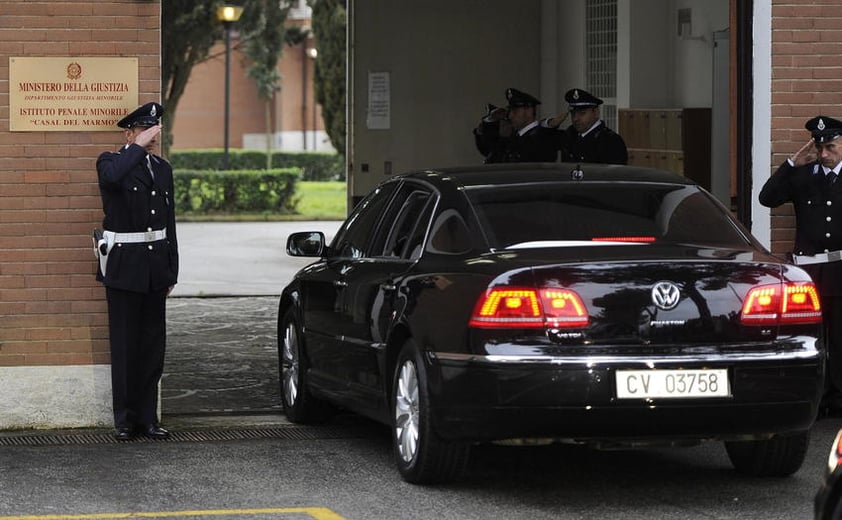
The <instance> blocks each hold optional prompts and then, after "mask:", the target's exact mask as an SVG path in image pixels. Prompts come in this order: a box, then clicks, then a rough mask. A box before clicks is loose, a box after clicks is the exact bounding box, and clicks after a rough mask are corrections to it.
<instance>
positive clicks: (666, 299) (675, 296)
mask: <svg viewBox="0 0 842 520" xmlns="http://www.w3.org/2000/svg"><path fill="white" fill-rule="evenodd" d="M680 297H681V293H680V291H679V290H678V286H677V285H675V284H674V283H672V282H658V283H656V284H655V285H654V286H653V287H652V303H654V304H655V307H657V308H659V309H662V310H665V311H668V310H670V309H674V308H675V307H676V305H678V300H679V299H680Z"/></svg>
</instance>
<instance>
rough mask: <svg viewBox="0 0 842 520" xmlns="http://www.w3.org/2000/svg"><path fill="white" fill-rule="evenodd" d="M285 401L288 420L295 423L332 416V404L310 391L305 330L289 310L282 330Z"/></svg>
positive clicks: (280, 340)
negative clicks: (303, 330) (304, 337)
mask: <svg viewBox="0 0 842 520" xmlns="http://www.w3.org/2000/svg"><path fill="white" fill-rule="evenodd" d="M278 332H279V338H278V361H279V364H280V383H281V402H282V404H283V407H284V412H285V413H286V416H287V418H288V419H289V420H290V421H292V422H294V423H301V424H307V423H313V422H318V421H321V420H324V419H326V418H327V416H328V411H329V408H328V405H327V403H325V402H323V401H319V400H318V399H316V398H315V397H313V396H312V395H311V394H310V390H309V389H308V388H307V368H308V364H307V358H306V356H305V354H304V344H303V338H302V336H301V329H300V327H299V326H298V322H297V320H296V318H295V313H294V312H293V310H292V309H288V310H287V311H286V312H285V313H284V316H283V318H282V319H281V322H280V327H278Z"/></svg>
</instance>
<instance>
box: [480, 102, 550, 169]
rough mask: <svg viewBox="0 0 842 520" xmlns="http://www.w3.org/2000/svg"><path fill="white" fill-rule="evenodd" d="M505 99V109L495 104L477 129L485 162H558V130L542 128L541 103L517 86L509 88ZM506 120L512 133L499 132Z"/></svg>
mask: <svg viewBox="0 0 842 520" xmlns="http://www.w3.org/2000/svg"><path fill="white" fill-rule="evenodd" d="M506 101H507V103H508V104H507V107H506V109H500V108H497V107H494V108H495V109H492V110H489V112H488V113H487V114H486V116H485V117H484V118H483V119H482V121H480V124H479V125H478V126H477V127H476V128H475V129H474V140H475V143H476V145H477V150H479V152H480V153H481V154H483V156H484V157H485V162H486V163H496V162H555V161H557V160H558V143H557V140H556V137H555V131H552V130H550V129H548V128H545V127H542V126H541V125H540V124H539V123H538V120H537V111H538V105H540V104H541V102H540V101H538V99H536V98H535V97H534V96H532V95H530V94H527V93H526V92H521V91H520V90H517V89H515V88H509V89H507V90H506ZM503 119H505V120H507V121H508V126H509V127H510V128H511V130H510V132H509V133H510V135H505V134H504V133H502V132H501V131H500V128H501V124H500V122H501V120H503ZM503 128H505V127H503Z"/></svg>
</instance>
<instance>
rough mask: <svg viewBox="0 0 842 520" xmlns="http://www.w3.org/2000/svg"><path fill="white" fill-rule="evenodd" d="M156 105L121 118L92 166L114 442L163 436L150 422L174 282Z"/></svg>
mask: <svg viewBox="0 0 842 520" xmlns="http://www.w3.org/2000/svg"><path fill="white" fill-rule="evenodd" d="M162 115H163V108H162V107H161V105H159V104H158V103H146V104H145V105H142V106H140V107H138V108H137V109H136V110H134V111H133V112H131V113H130V114H128V115H127V116H126V117H124V118H123V119H121V120H120V121H119V122H118V123H117V126H119V127H120V128H123V129H124V130H123V135H124V138H125V144H124V145H123V146H122V147H121V148H120V150H119V151H117V152H105V153H103V154H101V155H100V156H99V158H98V159H97V163H96V168H97V175H98V178H99V190H100V195H101V197H102V209H103V212H104V214H105V217H104V218H103V220H102V226H103V231H102V235H101V237H97V240H96V241H97V247H96V250H97V254H98V255H99V257H100V267H99V269H98V272H97V280H100V281H101V282H102V283H103V284H104V285H105V295H106V299H107V301H108V332H109V335H110V339H111V385H112V394H113V407H114V427H115V438H116V439H118V440H129V439H131V438H133V437H134V436H135V435H138V434H140V435H143V436H145V437H148V438H152V439H165V438H167V437H169V432H168V431H167V430H165V429H164V428H162V427H161V425H160V421H159V419H158V382H159V381H160V379H161V375H162V373H163V369H164V351H165V348H166V312H165V311H166V299H167V296H168V295H169V293H170V292H171V291H172V289H173V287H174V286H175V284H176V281H177V278H178V242H177V240H176V232H175V212H174V206H175V201H174V198H173V174H172V168H171V166H170V164H169V163H168V162H167V161H165V160H164V159H162V158H161V157H159V156H157V155H154V154H153V153H152V152H153V151H154V150H155V148H156V147H157V144H158V139H159V136H160V133H161V124H160V118H161V116H162Z"/></svg>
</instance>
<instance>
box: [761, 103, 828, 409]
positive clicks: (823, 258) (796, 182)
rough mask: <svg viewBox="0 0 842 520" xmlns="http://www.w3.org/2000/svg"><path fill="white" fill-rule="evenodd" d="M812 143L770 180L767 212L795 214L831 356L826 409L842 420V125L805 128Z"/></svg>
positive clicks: (799, 260) (801, 262)
mask: <svg viewBox="0 0 842 520" xmlns="http://www.w3.org/2000/svg"><path fill="white" fill-rule="evenodd" d="M804 126H805V128H806V129H807V130H809V131H810V134H811V139H810V141H808V142H807V144H805V145H804V146H802V147H801V149H800V150H798V151H797V152H795V154H794V155H792V156H790V157H789V158H788V159H787V160H786V161H785V162H784V163H783V164H781V166H780V167H779V168H778V169H777V170H776V171H775V173H773V174H772V176H771V177H769V180H767V181H766V183H765V184H764V185H763V189H761V190H760V196H759V200H760V203H761V204H763V205H764V206H767V207H770V208H775V207H778V206H780V205H782V204H785V203H787V202H791V203H792V205H793V207H794V209H795V243H794V247H793V261H794V263H795V264H796V265H798V266H799V267H802V268H803V269H804V270H805V271H807V273H809V274H810V276H811V277H812V278H813V281H814V282H815V283H816V286H817V287H818V289H819V298H820V299H821V304H822V315H823V318H824V327H825V338H826V345H827V352H828V363H827V383H826V385H825V388H826V391H825V397H824V399H823V401H822V408H823V411H824V413H825V414H828V415H833V416H837V417H838V416H842V181H838V180H837V177H838V176H839V173H840V170H842V139H840V137H842V121H838V120H836V119H833V118H831V117H827V116H817V117H814V118H812V119H810V120H809V121H807V123H806V124H805V125H804Z"/></svg>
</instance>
